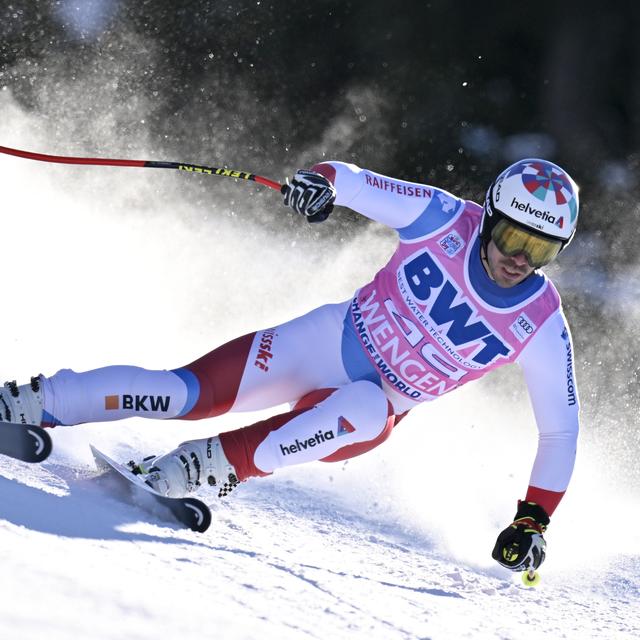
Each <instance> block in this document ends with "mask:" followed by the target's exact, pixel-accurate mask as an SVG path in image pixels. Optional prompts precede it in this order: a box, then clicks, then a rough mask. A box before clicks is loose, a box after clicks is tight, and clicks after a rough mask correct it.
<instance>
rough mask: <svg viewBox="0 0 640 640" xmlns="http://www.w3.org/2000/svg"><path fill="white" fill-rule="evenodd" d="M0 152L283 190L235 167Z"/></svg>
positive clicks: (18, 151)
mask: <svg viewBox="0 0 640 640" xmlns="http://www.w3.org/2000/svg"><path fill="white" fill-rule="evenodd" d="M0 153H6V154H7V155H10V156H17V157H18V158H27V159H28V160H39V161H40V162H55V163H58V164H84V165H102V166H111V167H150V168H152V169H178V171H187V172H189V173H202V174H205V175H212V176H223V177H229V178H238V179H240V180H252V181H253V182H257V183H258V184H262V185H264V186H265V187H269V188H271V189H275V190H276V191H282V188H283V185H281V184H279V183H278V182H275V181H273V180H269V178H263V177H262V176H258V175H256V174H255V173H248V172H247V171H237V170H235V169H220V168H218V167H205V166H203V165H200V164H191V163H188V162H159V161H157V160H114V159H111V158H78V157H75V156H53V155H49V154H46V153H34V152H33V151H22V150H21V149H11V148H10V147H3V146H0Z"/></svg>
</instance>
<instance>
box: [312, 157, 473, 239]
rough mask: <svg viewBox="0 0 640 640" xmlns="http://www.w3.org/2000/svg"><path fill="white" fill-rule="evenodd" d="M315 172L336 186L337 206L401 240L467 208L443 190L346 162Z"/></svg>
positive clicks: (317, 168)
mask: <svg viewBox="0 0 640 640" xmlns="http://www.w3.org/2000/svg"><path fill="white" fill-rule="evenodd" d="M312 171H315V172H316V173H320V174H321V175H323V176H324V177H325V178H327V179H328V180H329V181H330V182H331V183H332V184H333V185H334V187H335V189H336V199H335V204H337V205H340V206H343V207H349V208H350V209H353V210H354V211H357V212H358V213H360V214H362V215H364V216H366V217H367V218H370V219H372V220H375V221H376V222H381V223H382V224H385V225H387V226H389V227H392V228H393V229H398V230H399V231H400V235H401V236H402V235H403V233H402V231H403V230H404V229H405V228H410V229H411V228H412V227H415V226H416V225H418V226H420V227H421V229H420V231H424V232H425V233H429V232H430V231H432V230H435V229H436V228H437V227H439V226H442V225H443V224H446V223H447V222H449V221H450V220H451V218H452V217H453V216H454V215H456V213H458V212H459V211H460V210H461V209H462V208H463V207H464V201H463V200H460V199H459V198H455V197H454V196H452V195H451V194H450V193H447V192H446V191H443V190H442V189H436V188H435V187H431V186H428V185H424V184H418V183H416V182H408V181H406V180H397V179H395V178H389V177H387V176H383V175H380V174H379V173H374V172H373V171H369V170H367V169H361V168H360V167H357V166H355V165H353V164H347V163H345V162H337V161H333V160H332V161H330V162H321V163H320V164H317V165H315V166H314V167H312ZM412 231H413V229H412ZM417 235H420V233H418V234H417Z"/></svg>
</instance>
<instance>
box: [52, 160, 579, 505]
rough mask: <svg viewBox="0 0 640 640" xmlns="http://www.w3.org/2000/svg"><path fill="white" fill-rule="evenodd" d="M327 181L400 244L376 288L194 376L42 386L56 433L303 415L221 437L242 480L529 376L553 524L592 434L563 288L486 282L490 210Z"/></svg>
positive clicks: (541, 282)
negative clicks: (484, 227) (448, 396)
mask: <svg viewBox="0 0 640 640" xmlns="http://www.w3.org/2000/svg"><path fill="white" fill-rule="evenodd" d="M313 169H314V170H315V171H317V172H319V173H322V174H323V175H324V176H325V177H327V178H328V179H329V180H330V181H331V182H332V183H333V184H334V185H335V187H336V191H337V199H336V204H337V205H342V206H345V207H349V208H351V209H353V210H355V211H357V212H359V213H361V214H362V215H364V216H366V217H368V218H371V219H372V220H375V221H377V222H380V223H383V224H385V225H388V226H389V227H392V228H394V229H396V230H397V233H398V237H399V243H398V247H397V249H396V251H395V253H394V254H393V256H392V257H391V259H390V260H389V262H388V263H387V264H386V265H385V266H384V267H383V268H382V269H380V271H379V272H378V273H377V274H376V276H375V277H374V279H373V281H371V282H369V283H368V284H366V285H364V286H363V287H361V288H360V289H358V290H357V291H356V292H355V294H354V296H353V298H352V299H351V300H348V301H345V302H343V303H340V304H329V305H325V306H322V307H319V308H317V309H314V310H312V311H310V312H309V313H307V314H305V315H303V316H301V317H299V318H296V319H294V320H291V321H289V322H286V323H284V324H282V325H279V326H276V327H271V328H268V329H264V330H261V331H257V332H255V333H251V334H248V335H246V336H242V337H240V338H237V339H235V340H232V341H231V342H229V343H227V344H224V345H222V346H220V347H218V348H217V349H215V350H214V351H212V352H210V353H208V354H207V355H205V356H203V357H202V358H200V359H198V360H196V361H195V362H192V363H191V364H189V365H186V366H184V367H180V368H177V369H173V370H170V371H148V370H144V369H140V368H138V367H131V366H113V367H105V368H103V369H97V370H94V371H89V372H85V373H75V372H73V371H70V370H62V371H59V372H58V373H57V374H55V375H54V376H52V377H50V378H44V377H43V378H42V388H43V397H44V410H45V414H44V419H43V423H44V424H48V425H57V424H66V425H70V424H78V423H82V422H91V421H93V422H96V421H99V422H102V421H107V420H114V419H121V418H126V417H130V416H145V417H152V418H181V419H186V420H193V419H199V418H207V417H213V416H218V415H221V414H223V413H226V412H228V411H234V412H239V411H253V410H258V409H264V408H268V407H272V406H276V405H280V404H282V403H285V402H290V403H292V405H293V409H292V410H291V411H289V412H287V413H284V414H281V415H277V416H274V417H271V418H269V419H267V420H263V421H261V422H258V423H256V424H253V425H250V426H245V427H242V428H240V429H236V430H234V431H230V432H226V433H222V434H220V439H221V442H222V446H223V449H224V451H225V454H226V456H227V458H228V459H229V461H230V462H231V463H232V464H233V466H234V467H235V469H236V472H237V475H238V478H239V479H240V480H244V479H246V478H249V477H252V476H262V475H267V474H269V473H272V472H273V471H274V470H275V469H277V468H279V467H283V466H287V465H291V464H298V463H302V462H308V461H312V460H324V461H336V460H344V459H346V458H350V457H353V456H355V455H359V454H361V453H364V452H365V451H369V450H370V449H372V448H373V447H375V446H377V445H378V444H380V443H381V442H383V441H384V440H385V439H386V438H387V437H388V436H389V434H390V433H391V431H392V429H393V427H394V426H395V424H397V422H398V420H399V419H400V418H401V417H402V416H404V415H405V414H406V413H407V412H408V411H409V410H411V409H413V408H414V407H415V406H417V405H418V404H420V403H421V402H425V401H430V400H434V399H436V398H438V397H439V396H441V395H443V394H445V393H447V392H449V391H451V390H453V389H455V388H456V387H459V386H461V385H463V384H465V383H467V382H470V381H471V380H475V379H477V378H480V377H481V376H483V375H485V374H486V373H488V372H490V371H491V370H492V369H495V368H496V367H499V366H502V365H505V364H509V363H512V362H517V363H518V364H519V365H520V366H521V367H522V370H523V371H524V376H525V380H526V383H527V387H528V390H529V395H530V397H531V402H532V404H533V409H534V413H535V418H536V422H537V426H538V430H539V444H538V452H537V456H536V458H535V462H534V465H533V470H532V473H531V478H530V485H529V489H528V492H527V495H526V499H527V500H531V501H534V502H536V503H538V504H540V505H541V506H542V507H543V508H544V509H545V511H546V512H547V513H548V514H549V515H551V514H552V513H553V511H554V510H555V508H556V506H557V504H558V503H559V501H560V499H561V498H562V496H563V494H564V492H565V490H566V488H567V485H568V483H569V479H570V477H571V473H572V470H573V465H574V459H575V451H576V440H577V434H578V395H577V390H576V384H575V380H574V373H573V358H572V343H571V336H570V333H569V329H568V326H567V323H566V320H565V318H564V315H563V313H562V308H561V304H560V298H559V295H558V293H557V291H556V289H555V288H554V286H553V284H552V283H551V282H550V281H549V280H548V279H547V277H546V276H545V275H544V274H543V273H542V272H540V271H536V272H534V273H533V274H532V275H530V276H529V277H528V278H526V279H525V280H524V281H523V282H521V283H519V284H518V285H516V286H514V287H511V288H503V287H500V286H499V285H497V284H496V283H495V282H494V281H493V280H492V279H491V278H490V277H489V276H488V275H487V273H486V271H485V269H484V267H483V265H482V262H481V253H480V239H479V236H478V230H479V225H480V221H481V215H482V209H481V207H480V206H478V205H477V204H475V203H473V202H469V201H465V200H462V199H460V198H457V197H455V196H453V195H451V194H449V193H447V192H445V191H443V190H441V189H437V188H434V187H431V186H427V185H423V184H416V183H411V182H406V181H402V180H395V179H392V178H388V177H385V176H382V175H379V174H376V173H373V172H371V171H368V170H363V169H360V168H358V167H356V166H354V165H350V164H345V163H341V162H324V163H321V164H319V165H316V166H315V167H313Z"/></svg>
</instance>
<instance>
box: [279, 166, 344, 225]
mask: <svg viewBox="0 0 640 640" xmlns="http://www.w3.org/2000/svg"><path fill="white" fill-rule="evenodd" d="M282 193H283V195H284V204H285V205H286V206H287V207H291V208H292V209H293V210H294V211H296V212H297V213H299V214H301V215H303V216H305V217H306V218H307V221H308V222H323V221H324V220H326V219H327V218H328V217H329V214H330V213H331V212H332V211H333V202H334V201H335V199H336V190H335V187H334V186H333V185H332V184H331V182H329V180H327V179H326V178H325V177H324V176H323V175H321V174H319V173H316V172H315V171H303V170H301V171H298V172H296V175H295V176H293V178H292V179H291V183H290V184H285V185H284V186H283V187H282Z"/></svg>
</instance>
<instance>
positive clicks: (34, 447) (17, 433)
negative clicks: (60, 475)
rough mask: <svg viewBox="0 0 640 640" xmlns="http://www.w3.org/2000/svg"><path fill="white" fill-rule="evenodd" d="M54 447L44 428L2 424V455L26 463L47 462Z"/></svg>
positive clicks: (0, 430) (0, 435)
mask: <svg viewBox="0 0 640 640" xmlns="http://www.w3.org/2000/svg"><path fill="white" fill-rule="evenodd" d="M52 449H53V445H52V443H51V436H50V435H49V434H48V433H47V432H46V430H45V429H43V428H42V427H36V426H33V425H30V424H15V423H13V422H0V453H1V454H3V455H5V456H11V457H12V458H16V459H17V460H23V461H24V462H42V461H43V460H46V459H47V457H48V456H49V454H50V453H51V450H52Z"/></svg>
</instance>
